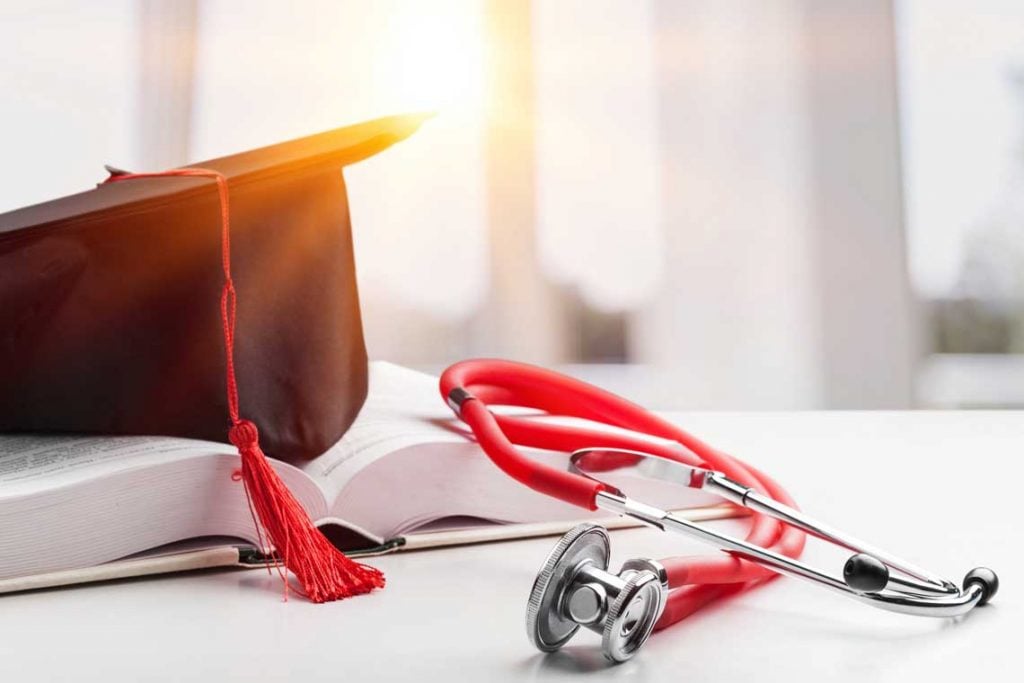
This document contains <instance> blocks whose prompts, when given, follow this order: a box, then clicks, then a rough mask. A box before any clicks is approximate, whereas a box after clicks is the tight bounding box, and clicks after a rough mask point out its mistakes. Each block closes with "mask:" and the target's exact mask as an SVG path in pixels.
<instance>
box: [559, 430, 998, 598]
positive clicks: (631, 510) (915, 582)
mask: <svg viewBox="0 0 1024 683" xmlns="http://www.w3.org/2000/svg"><path fill="white" fill-rule="evenodd" d="M608 454H612V455H624V456H627V459H626V462H627V464H626V465H622V466H616V467H613V468H609V467H608V466H607V459H606V458H605V459H604V460H603V461H602V464H601V465H600V466H599V467H598V468H591V467H588V466H587V460H588V457H589V456H593V455H598V456H604V455H608ZM570 468H571V469H572V470H573V471H575V472H576V473H578V474H582V475H584V476H590V477H592V476H593V475H594V473H595V472H596V471H599V472H609V471H623V470H632V471H634V472H636V473H639V474H642V475H644V476H648V477H654V478H658V479H662V480H665V481H670V482H674V483H678V484H683V485H685V486H688V487H690V488H698V489H702V490H707V491H709V492H712V493H715V494H717V495H719V496H722V497H724V498H726V499H727V500H730V501H732V502H734V503H736V504H738V505H742V506H744V507H747V508H750V509H752V510H756V511H758V512H760V513H763V514H767V515H770V516H772V517H775V518H778V519H780V520H782V521H784V522H787V523H789V524H792V525H794V526H797V527H799V528H801V529H804V530H805V531H808V532H809V533H811V534H813V535H815V536H818V537H819V538H822V539H824V540H826V541H829V542H831V543H834V544H836V545H838V546H841V547H843V548H846V549H849V550H853V551H856V552H857V553H858V554H856V555H854V556H853V557H851V558H850V560H848V561H847V563H846V566H845V568H844V572H843V573H844V578H843V579H840V578H837V577H834V576H831V575H829V574H827V573H825V572H822V571H820V570H818V569H815V568H814V567H811V566H809V565H807V564H804V563H803V562H800V561H799V560H795V559H793V558H791V557H787V556H785V555H782V554H780V553H776V552H774V551H771V550H768V549H766V548H762V547H760V546H757V545H754V544H751V543H748V542H746V541H743V540H740V539H738V538H734V537H732V536H728V535H726V534H721V533H718V532H716V531H713V530H711V529H709V528H707V527H704V526H701V525H698V524H694V523H693V522H690V521H688V520H685V519H682V518H681V517H678V516H676V515H673V514H672V513H671V512H668V511H665V510H661V509H659V508H656V507H653V506H651V505H647V504H644V503H640V502H637V501H635V500H632V499H630V498H629V497H627V496H626V495H624V494H623V493H621V492H619V491H616V492H610V491H602V492H600V493H598V494H597V497H596V498H595V501H594V502H595V504H596V505H597V507H599V508H601V509H603V510H607V511H609V512H614V513H616V514H619V515H623V516H625V517H629V518H630V519H633V520H636V521H638V522H641V523H643V524H646V525H648V526H652V527H654V528H657V529H661V530H663V531H672V532H675V533H681V534H685V535H688V536H691V537H695V538H697V539H699V540H702V541H704V542H706V543H709V544H711V545H713V546H715V547H717V548H718V549H720V550H723V551H725V552H728V553H730V554H732V555H734V556H737V557H740V558H743V559H746V560H750V561H752V562H756V563H758V564H760V565H763V566H765V567H768V568H770V569H771V570H773V571H775V572H778V573H780V574H785V575H787V576H793V577H796V578H801V579H804V580H807V581H810V582H812V583H815V584H817V585H819V586H823V587H824V588H827V589H829V590H831V591H833V592H836V593H841V594H843V595H846V596H848V597H852V598H855V599H857V600H860V601H862V602H865V603H868V604H871V605H873V606H876V607H880V608H882V609H886V610H890V611H893V612H900V613H903V614H915V615H920V616H933V617H953V616H958V615H961V614H964V613H966V612H968V611H970V610H971V609H972V608H973V607H975V606H976V605H978V604H982V603H984V602H986V601H987V599H988V598H990V597H991V595H992V594H993V593H994V592H995V589H996V587H997V585H998V584H997V579H996V578H995V575H994V574H992V573H991V571H990V570H980V569H979V570H975V571H974V572H972V573H971V574H968V577H967V579H966V580H965V582H964V583H965V585H964V587H963V589H962V590H961V589H959V588H957V587H956V586H955V585H954V584H953V583H951V582H949V581H946V580H945V579H942V578H939V577H936V576H934V575H933V574H931V573H930V572H927V571H925V570H923V569H920V568H917V567H914V566H913V565H911V564H909V563H907V562H904V561H902V560H899V559H897V558H895V557H892V556H891V555H890V554H888V553H885V552H882V551H879V550H878V549H876V548H872V547H870V546H868V545H866V544H864V543H862V542H861V541H859V540H857V539H855V538H853V537H851V536H848V535H846V534H842V533H839V532H837V531H835V530H834V529H832V528H831V527H828V526H826V525H824V524H821V523H820V522H817V521H815V520H813V519H811V518H810V517H808V516H807V515H805V514H803V513H802V512H800V511H798V510H795V509H793V508H791V507H789V506H786V505H783V504H781V503H778V502H777V501H774V500H772V499H770V498H768V497H766V496H762V495H761V494H759V493H757V492H756V491H753V490H751V489H749V488H747V487H745V486H742V485H740V484H737V483H736V482H734V481H732V480H730V479H728V478H727V477H725V475H723V474H721V473H720V472H712V471H708V470H702V469H700V468H695V467H691V466H689V465H685V464H682V463H679V462H675V461H672V460H667V459H665V458H659V457H657V456H652V455H650V454H647V453H639V452H633V451H623V450H621V449H604V448H594V449H584V450H581V451H577V452H576V453H574V454H573V456H572V457H571V458H570ZM889 568H892V569H895V570H897V571H900V572H903V573H904V574H907V575H908V576H906V577H900V576H891V575H890V573H889ZM975 572H987V573H982V574H976V573H975ZM990 574H991V577H990V576H989V575H990Z"/></svg>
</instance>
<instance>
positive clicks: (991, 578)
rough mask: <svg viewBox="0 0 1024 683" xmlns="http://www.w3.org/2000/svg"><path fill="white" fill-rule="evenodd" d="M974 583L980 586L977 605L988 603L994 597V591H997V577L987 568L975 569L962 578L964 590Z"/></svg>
mask: <svg viewBox="0 0 1024 683" xmlns="http://www.w3.org/2000/svg"><path fill="white" fill-rule="evenodd" d="M975 583H976V584H978V585H979V586H981V600H979V601H978V604H979V605H984V604H986V603H988V601H989V600H991V599H992V598H994V597H995V595H996V591H998V590H999V577H998V576H996V573H995V572H994V571H992V570H991V569H989V568H988V567H975V568H974V569H972V570H971V571H969V572H967V576H965V577H964V590H967V587H968V586H970V585H972V584H975Z"/></svg>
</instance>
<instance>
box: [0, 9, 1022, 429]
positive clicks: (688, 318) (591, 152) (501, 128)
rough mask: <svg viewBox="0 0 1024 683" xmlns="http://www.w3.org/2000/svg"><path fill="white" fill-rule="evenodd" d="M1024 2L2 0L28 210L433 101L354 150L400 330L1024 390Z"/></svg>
mask: <svg viewBox="0 0 1024 683" xmlns="http://www.w3.org/2000/svg"><path fill="white" fill-rule="evenodd" d="M1021 36H1024V4H1022V3H1020V2H1019V1H1011V0H979V1H977V2H970V3H968V2H962V1H960V2H957V1H954V0H834V1H829V0H770V1H756V0H748V1H740V0H727V1H712V0H705V1H697V0H689V1H685V2H684V1H677V0H534V1H533V2H528V1H525V0H520V1H515V0H430V1H426V0H421V1H412V0H410V1H401V0H375V1H374V2H365V1H363V2H359V1H356V0H330V1H327V0H307V1H305V2H296V3H284V2H268V1H263V0H260V1H248V2H242V1H241V0H203V1H197V0H191V1H190V0H181V1H173V0H110V1H108V2H103V3H88V4H86V3H80V2H74V1H72V0H59V1H58V0H48V1H42V2H34V3H7V2H0V60H2V62H3V63H4V64H5V68H4V69H3V70H0V92H2V93H3V107H2V108H0V120H2V122H3V126H2V127H0V141H2V149H3V150H4V152H5V166H6V169H7V172H6V173H5V174H4V178H3V183H0V211H2V210H7V209H13V208H16V207H19V206H23V205H26V204H31V203H34V202H38V201H43V200H46V199H49V198H52V197H56V196H60V195H62V194H67V193H71V192H76V191H81V190H84V189H87V188H89V187H90V186H92V185H93V184H94V183H95V182H96V181H97V180H99V179H101V178H102V177H103V175H104V174H103V173H102V171H101V168H102V164H104V163H111V164H113V165H116V166H119V167H125V168H131V169H158V168H165V167H169V166H174V165H180V164H184V163H187V162H194V161H199V160H202V159H206V158H210V157H214V156H219V155H223V154H229V153H232V152H236V151H240V150H244V149H247V148H251V147H256V146H262V145H266V144H270V143H273V142H278V141H281V140H286V139H289V138H293V137H298V136H302V135H306V134H310V133H314V132H319V131H321V130H326V129H330V128H334V127H338V126H341V125H345V124H349V123H353V122H356V121H359V120H362V119H367V118H372V117H376V116H382V115H387V114H392V113H399V112H406V111H413V110H424V109H429V110H435V111H436V112H437V116H436V118H434V119H433V120H432V121H431V122H430V123H429V124H427V125H426V126H425V127H424V129H423V130H422V131H421V132H420V133H419V134H417V135H416V136H415V137H414V138H413V139H410V140H409V141H407V142H405V143H403V144H401V145H399V146H397V147H395V148H393V149H392V150H389V151H388V152H386V153H385V154H382V155H380V156H379V157H376V158H374V159H371V160H368V161H366V162H364V163H361V164H359V165H357V166H354V167H352V168H350V169H349V170H348V171H347V172H346V176H347V178H348V180H349V191H350V196H351V203H352V213H353V219H354V226H355V227H354V230H355V240H356V246H357V259H358V271H359V272H358V275H359V280H360V287H361V295H362V299H363V306H364V314H365V318H366V328H367V335H368V344H369V348H370V353H371V355H372V356H373V357H375V358H384V359H388V360H392V361H396V362H400V363H405V364H407V365H412V366H416V367H422V368H425V369H428V370H437V369H439V368H440V367H442V366H443V365H444V364H446V363H448V362H451V361H453V360H456V359H459V358H462V357H465V356H470V355H484V354H486V355H500V356H507V357H512V358H518V359H523V360H529V361H534V362H540V363H543V364H547V365H554V366H558V367H563V368H568V369H569V370H571V371H573V372H576V373H578V374H581V375H584V376H586V377H589V378H592V379H594V380H596V381H599V382H601V383H604V384H606V385H608V386H610V387H612V388H620V389H626V388H627V387H628V391H629V393H630V394H631V395H632V396H634V397H635V398H637V399H639V400H642V401H644V402H647V403H649V404H651V405H653V406H663V407H673V408H783V409H796V408H902V407H914V406H924V407H988V406H1009V405H1014V406H1024V360H1022V359H1024V355H1022V354H1024V235H1022V230H1024V192H1022V191H1024V157H1022V152H1024V146H1022V143H1024V116H1022V113H1024V40H1021Z"/></svg>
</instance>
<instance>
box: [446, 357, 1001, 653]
mask: <svg viewBox="0 0 1024 683" xmlns="http://www.w3.org/2000/svg"><path fill="white" fill-rule="evenodd" d="M441 394H442V396H443V397H444V398H445V400H446V401H447V402H448V405H449V406H450V407H451V408H452V410H453V411H455V414H456V415H457V416H458V417H459V418H461V419H462V421H463V422H465V423H466V425H468V426H469V428H470V429H471V430H472V432H473V434H474V436H475V438H476V440H477V442H478V443H479V445H480V447H481V448H482V449H483V450H484V452H486V453H487V455H488V456H489V457H490V458H491V460H492V461H494V463H495V464H496V465H497V466H498V467H500V468H501V469H502V470H503V471H504V472H505V473H506V474H508V475H509V476H511V477H513V478H514V479H516V480H518V481H519V482H520V483H522V484H525V485H526V486H529V487H530V488H532V489H534V490H535V491H539V492H540V493H543V494H546V495H549V496H553V497H555V498H558V499H561V500H563V501H565V502H567V503H571V504H573V505H577V506H579V507H582V508H585V509H587V510H607V511H610V512H614V513H617V514H619V515H623V516H625V517H628V518H630V519H633V520H636V521H638V522H641V523H643V524H646V525H648V526H652V527H654V528H657V529H661V530H662V531H672V532H675V533H680V534H685V535H688V536H693V537H696V538H698V539H700V540H702V541H705V542H707V543H709V544H711V545H713V546H715V547H716V548H718V549H719V550H723V551H725V553H726V554H721V555H714V556H701V557H675V558H669V559H665V560H662V561H661V562H655V561H654V560H648V559H636V560H629V561H628V562H626V563H625V564H624V565H623V566H622V569H621V570H620V571H619V572H618V573H617V574H616V573H612V572H611V571H609V557H610V545H609V538H608V533H607V531H606V530H605V529H604V528H603V527H601V526H599V525H596V524H581V525H579V526H577V527H575V528H574V529H572V530H571V531H569V532H568V533H567V534H565V535H564V536H563V537H562V538H561V540H559V542H558V544H557V545H556V546H555V547H554V549H553V550H552V551H551V553H550V554H549V555H548V557H547V559H546V560H545V562H544V564H543V565H542V567H541V570H540V572H539V573H538V574H537V578H536V580H535V581H534V584H533V588H532V590H531V591H530V597H529V601H528V602H527V616H526V622H527V631H528V634H529V637H530V639H531V641H532V642H533V643H534V645H536V646H537V647H538V648H539V649H540V650H542V651H544V652H553V651H555V650H557V649H558V648H560V647H561V646H562V645H564V644H565V643H566V642H568V640H569V639H570V638H572V636H573V635H574V634H575V633H576V632H577V631H578V630H579V628H580V627H581V626H585V627H587V628H588V629H590V630H592V631H595V632H597V633H598V634H600V635H601V637H602V651H603V653H604V655H605V656H606V657H607V658H608V659H610V660H612V661H614V662H622V661H625V660H627V659H629V658H630V657H632V656H633V655H634V654H635V653H636V651H637V650H638V649H639V648H640V646H641V645H643V644H644V642H645V641H646V640H647V638H648V637H649V636H650V634H651V633H652V632H653V631H654V630H655V629H656V628H657V629H661V628H665V627H667V626H670V625H671V624H674V623H676V622H678V621H680V620H681V619H683V618H685V617H686V616H688V615H690V614H692V613H693V612H695V611H697V610H698V609H700V608H701V607H703V606H704V605H706V604H708V603H710V602H712V601H714V600H717V599H719V598H721V597H724V596H725V595H728V594H731V593H735V592H737V591H739V590H743V589H745V588H748V587H752V586H754V585H756V584H759V583H762V582H763V581H764V580H765V579H768V578H771V577H773V576H775V575H776V574H785V575H787V576H794V577H797V578H801V579H804V580H807V581H810V582H812V583H814V584H816V585H819V586H822V587H824V588H827V589H829V590H831V591H833V592H835V593H841V594H843V595H846V596H849V597H852V598H855V599H857V600H860V601H862V602H865V603H867V604H870V605H874V606H875V607H880V608H882V609H886V610H890V611H893V612H901V613H904V614H915V615H919V616H932V617H955V616H959V615H962V614H965V613H966V612H969V611H970V610H972V609H973V608H975V607H977V606H979V605H984V604H985V603H986V602H988V601H989V600H990V599H991V598H992V596H994V595H995V593H996V590H997V589H998V587H999V580H998V578H997V577H996V574H995V572H993V571H992V570H991V569H987V568H984V567H978V568H976V569H972V570H971V571H970V572H968V574H967V576H966V577H964V580H963V584H962V587H957V586H956V584H954V583H952V582H951V581H948V580H946V579H943V578H942V577H939V576H937V575H935V574H933V573H931V572H929V571H927V570H924V569H921V568H919V567H916V566H914V565H912V564H910V563H908V562H905V561H903V560H900V559H898V558H896V557H894V556H893V555H891V554H889V553H887V552H884V551H882V550H880V549H878V548H874V547H872V546H870V545H868V544H867V543H864V542H863V541H860V540H858V539H856V538H854V537H852V536H849V535H848V534H844V533H841V532H839V531H837V530H835V529H833V528H831V527H829V526H827V525H825V524H822V523H820V522H818V521H816V520H814V519H813V518H811V517H808V516H807V515H805V514H804V513H802V512H800V511H799V510H798V509H797V507H796V504H795V503H794V502H793V500H792V499H791V498H790V497H789V495H788V494H787V493H786V491H785V490H784V489H783V488H782V487H780V486H779V485H778V484H776V483H775V482H774V481H772V479H771V478H770V477H768V476H766V475H765V474H764V473H762V472H760V471H758V470H756V469H755V468H753V467H751V466H750V465H747V464H746V463H744V462H742V461H740V460H737V459H736V458H733V457H731V456H728V455H726V454H725V453H722V452H721V451H718V450H716V449H714V448H712V447H711V446H709V445H707V444H705V443H703V442H701V441H700V440H698V439H696V438H694V437H693V436H691V435H690V434H688V433H686V432H685V431H683V430H682V429H680V428H679V427H677V426H675V425H674V424H672V423H670V422H668V421H667V420H664V419H662V418H659V417H658V416H656V415H654V414H652V413H650V412H648V411H647V410H645V409H643V408H641V407H640V406H638V405H636V404H634V403H632V402H630V401H627V400H626V399H624V398H621V397H619V396H616V395H615V394H612V393H610V392H607V391H604V390H602V389H599V388H597V387H594V386H592V385H589V384H587V383H585V382H581V381H579V380H576V379H573V378H571V377H567V376H565V375H561V374H558V373H556V372H552V371H550V370H545V369H543V368H538V367H535V366H531V365H525V364H521V363H513V362H509V361H500V360H470V361H464V362H461V363H457V364H455V365H453V366H451V367H450V368H448V369H447V370H446V371H445V372H444V374H443V375H442V376H441ZM488 405H502V406H521V407H528V408H534V409H538V410H541V411H544V412H546V413H547V414H549V415H554V416H564V417H571V418H582V419H583V420H589V421H592V422H597V423H602V424H605V425H611V426H614V427H620V428H624V429H625V430H630V431H631V432H634V433H640V434H645V435H649V436H653V437H659V439H657V440H652V439H649V438H643V437H640V436H636V435H634V434H631V433H630V432H626V431H611V430H607V429H600V428H594V427H589V426H581V425H578V424H575V423H574V424H564V423H556V422H552V421H549V420H538V419H535V418H533V417H531V416H515V415H508V414H500V413H494V412H492V411H491V410H490V409H489V408H488ZM662 440H664V441H662ZM513 444H518V445H520V446H525V447H531V448H540V449H546V450H554V451H563V452H567V453H571V455H570V457H569V462H568V467H567V469H565V470H560V469H557V468H555V467H551V466H549V465H545V464H543V463H540V462H537V461H536V460H533V459H531V458H529V457H527V456H526V455H524V454H523V453H521V452H520V451H519V450H518V449H517V448H516V447H515V446H514V445H513ZM596 444H600V445H599V446H598V445H596ZM611 473H615V474H616V475H625V476H626V477H629V476H643V477H653V478H656V479H661V480H664V481H667V482H671V483H674V484H679V485H682V486H686V487H689V488H693V489H700V490H702V491H707V492H710V493H713V494H716V495H718V496H721V497H722V498H724V499H726V500H728V501H730V502H732V503H735V504H736V505H740V506H742V507H744V508H747V509H749V510H750V511H751V519H752V522H751V527H750V532H749V533H748V534H747V537H746V539H743V540H741V539H739V538H734V537H732V536H728V535H726V534H721V533H718V532H716V531H713V530H711V529H709V528H706V527H704V526H701V525H699V524H695V523H693V522H691V521H688V520H686V519H683V518H682V517H681V516H679V515H678V514H673V513H672V512H669V511H666V510H662V509H659V508H657V507H654V506H651V505H646V504H644V503H642V502H639V501H636V500H633V499H632V498H630V497H629V496H627V495H626V493H625V492H623V491H622V490H621V489H620V488H617V487H616V486H612V485H611V484H609V483H607V482H605V481H602V479H601V478H600V475H605V476H608V475H609V474H611ZM805 532H806V533H809V534H812V535H814V536H816V537H818V538H821V539H823V540H825V541H828V542H830V543H833V544H835V545H837V546H840V547H842V548H845V549H847V550H851V551H853V552H854V553H855V554H853V555H852V556H851V557H850V558H849V559H848V560H847V561H846V563H845V565H844V567H843V575H842V577H837V576H833V575H832V574H830V573H827V572H824V571H821V570H819V569H816V568H814V567H812V566H810V565H807V564H805V563H803V562H800V561H799V559H798V558H799V556H800V554H801V553H802V552H803V549H804V542H805Z"/></svg>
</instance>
